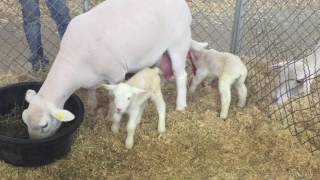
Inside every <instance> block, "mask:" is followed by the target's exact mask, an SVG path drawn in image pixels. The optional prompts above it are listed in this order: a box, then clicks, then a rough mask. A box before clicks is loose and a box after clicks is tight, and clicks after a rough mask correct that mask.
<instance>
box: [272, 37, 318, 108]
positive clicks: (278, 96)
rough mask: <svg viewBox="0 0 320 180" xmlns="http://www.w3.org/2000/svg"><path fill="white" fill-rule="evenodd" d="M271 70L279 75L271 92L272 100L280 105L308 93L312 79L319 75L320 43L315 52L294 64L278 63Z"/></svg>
mask: <svg viewBox="0 0 320 180" xmlns="http://www.w3.org/2000/svg"><path fill="white" fill-rule="evenodd" d="M272 67H273V69H274V70H276V71H278V73H279V84H278V85H279V86H278V87H277V88H276V89H275V90H274V91H273V92H272V96H273V99H274V100H275V101H276V102H277V103H278V104H282V103H285V102H286V101H288V100H289V99H290V98H291V97H298V96H303V95H307V94H309V93H310V90H311V84H312V83H313V82H314V78H315V77H317V76H318V75H320V42H319V43H318V45H317V46H316V50H315V51H314V52H313V53H312V54H310V55H309V56H307V57H306V58H303V59H300V60H298V61H295V62H289V63H286V62H279V63H277V64H274V65H273V66H272Z"/></svg>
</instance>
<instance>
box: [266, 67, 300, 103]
mask: <svg viewBox="0 0 320 180" xmlns="http://www.w3.org/2000/svg"><path fill="white" fill-rule="evenodd" d="M272 67H273V69H275V70H276V71H278V72H279V81H278V82H279V84H278V87H277V88H276V89H275V90H274V91H273V92H272V96H273V99H274V100H275V101H276V102H277V103H278V104H282V103H285V102H286V101H288V100H289V99H290V98H291V97H296V96H299V95H300V94H301V93H302V92H303V91H304V86H306V84H305V81H306V75H305V74H306V73H305V72H304V64H303V62H296V63H292V64H286V63H284V62H281V63H278V64H276V65H273V66H272Z"/></svg>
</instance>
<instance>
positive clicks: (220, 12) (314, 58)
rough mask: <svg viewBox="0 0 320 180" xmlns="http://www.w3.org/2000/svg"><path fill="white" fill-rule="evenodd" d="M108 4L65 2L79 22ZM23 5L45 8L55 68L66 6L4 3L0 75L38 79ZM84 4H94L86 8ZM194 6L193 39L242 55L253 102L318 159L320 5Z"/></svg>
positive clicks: (200, 0)
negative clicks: (79, 17) (88, 11)
mask: <svg viewBox="0 0 320 180" xmlns="http://www.w3.org/2000/svg"><path fill="white" fill-rule="evenodd" d="M101 1H102V0H88V1H86V0H66V6H67V7H68V9H69V14H70V17H71V18H72V17H74V16H76V15H78V14H81V13H82V12H83V10H84V9H85V7H89V8H92V7H94V6H96V5H97V4H99V3H100V2H101ZM21 2H23V3H28V2H29V3H30V2H31V3H36V4H37V3H38V2H39V9H40V14H41V15H40V17H41V18H40V24H41V38H42V39H41V42H42V46H43V51H44V52H43V56H45V57H46V58H47V59H48V60H49V62H50V63H52V61H53V60H54V58H55V55H56V54H57V52H58V49H59V42H60V34H61V32H60V33H59V22H58V23H57V21H55V19H56V18H55V17H53V16H54V15H53V14H54V12H53V11H56V13H58V14H59V13H62V14H63V12H62V11H61V9H63V8H57V6H58V4H59V3H58V2H60V3H61V2H65V0H45V1H42V0H20V1H17V0H2V1H1V2H0V10H1V11H0V44H1V46H0V74H1V75H8V74H19V73H25V72H27V73H29V74H32V63H30V62H29V60H30V58H31V57H32V56H31V55H32V53H30V48H29V47H30V46H29V45H28V41H27V38H26V37H27V36H26V31H25V28H24V23H26V22H25V21H24V18H23V14H22V4H23V3H21ZM84 2H88V4H87V6H86V4H85V3H84ZM187 2H188V4H189V6H190V9H191V11H192V14H193V24H192V30H193V38H195V39H197V40H203V41H207V42H209V43H210V46H211V47H212V48H215V49H217V50H220V51H232V52H234V53H237V54H239V55H240V56H241V57H242V59H243V60H244V61H245V62H246V64H247V68H248V70H249V76H248V79H247V84H248V86H249V87H250V90H251V98H252V99H254V100H256V102H257V104H258V105H259V106H260V108H261V109H263V110H264V111H265V112H266V113H267V114H268V115H269V116H270V117H271V118H275V119H277V120H281V121H282V122H283V123H284V124H285V126H286V127H287V128H289V130H290V131H291V133H292V134H293V135H295V136H297V137H298V138H299V139H300V140H301V142H302V143H304V144H307V147H309V149H310V150H311V151H315V150H317V149H319V148H320V139H319V134H320V124H319V120H320V116H319V114H320V105H319V104H320V98H319V96H320V90H319V89H320V82H319V78H318V79H317V75H318V74H319V73H320V72H319V69H320V68H319V67H320V65H318V64H320V57H318V56H320V53H318V54H317V52H318V51H317V49H319V44H318V43H319V42H320V41H319V40H320V32H319V31H320V27H319V26H320V21H319V17H320V1H318V0H269V1H263V0H187ZM29 14H30V12H29ZM31 19H32V18H31ZM32 20H34V19H32ZM33 23H34V22H33ZM57 24H58V26H57ZM31 25H34V24H32V23H30V26H31ZM31 39H32V38H31ZM29 44H30V42H29ZM319 51H320V50H319ZM37 53H38V51H37ZM40 54H41V52H40ZM40 59H41V58H40ZM40 61H41V60H40ZM317 68H318V69H317ZM276 101H278V102H279V103H277V102H276Z"/></svg>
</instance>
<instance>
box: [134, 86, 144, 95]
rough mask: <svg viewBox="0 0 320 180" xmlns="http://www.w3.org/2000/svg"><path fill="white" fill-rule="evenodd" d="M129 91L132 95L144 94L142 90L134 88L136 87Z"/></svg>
mask: <svg viewBox="0 0 320 180" xmlns="http://www.w3.org/2000/svg"><path fill="white" fill-rule="evenodd" d="M131 90H132V92H133V94H140V93H144V92H146V91H145V90H144V89H140V88H136V87H131Z"/></svg>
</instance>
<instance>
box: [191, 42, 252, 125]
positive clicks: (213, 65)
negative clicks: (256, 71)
mask: <svg viewBox="0 0 320 180" xmlns="http://www.w3.org/2000/svg"><path fill="white" fill-rule="evenodd" d="M206 46H208V43H199V42H196V41H192V45H191V55H192V57H193V60H194V64H195V66H196V74H195V77H193V80H192V84H191V87H190V91H191V92H194V91H195V90H196V88H197V86H198V85H199V84H200V83H201V82H202V81H203V80H204V79H205V78H206V77H207V76H209V77H211V78H218V79H219V93H220V98H221V112H220V118H223V119H225V118H227V116H228V111H229V106H230V102H231V85H232V84H235V87H236V89H237V91H238V96H239V101H238V106H239V107H244V106H245V104H246V98H247V88H246V85H245V80H246V77H247V68H246V66H245V65H244V63H243V62H242V61H241V59H240V58H239V57H238V56H235V55H233V54H230V53H224V52H218V51H216V50H214V49H209V50H207V49H205V47H206Z"/></svg>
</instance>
